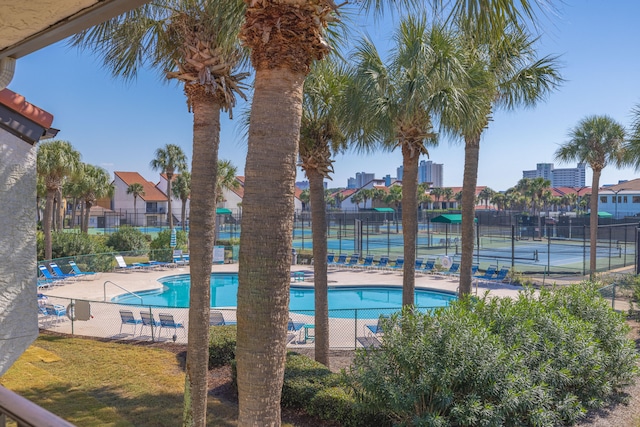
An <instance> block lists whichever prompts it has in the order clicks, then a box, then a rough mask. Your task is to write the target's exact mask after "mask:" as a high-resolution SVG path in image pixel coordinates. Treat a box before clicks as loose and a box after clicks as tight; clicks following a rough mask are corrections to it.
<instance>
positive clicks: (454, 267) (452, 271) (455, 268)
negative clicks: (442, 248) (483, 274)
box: [440, 261, 473, 276]
mask: <svg viewBox="0 0 640 427" xmlns="http://www.w3.org/2000/svg"><path fill="white" fill-rule="evenodd" d="M459 270H460V263H459V262H457V261H454V262H452V263H451V267H449V269H448V270H445V271H443V272H442V273H440V274H442V275H444V276H457V275H458V274H459ZM472 274H473V273H472Z"/></svg>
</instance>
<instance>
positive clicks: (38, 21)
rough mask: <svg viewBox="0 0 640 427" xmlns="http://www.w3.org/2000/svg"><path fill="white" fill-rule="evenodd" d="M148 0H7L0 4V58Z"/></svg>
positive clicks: (42, 44) (23, 52)
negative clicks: (0, 5)
mask: <svg viewBox="0 0 640 427" xmlns="http://www.w3.org/2000/svg"><path fill="white" fill-rule="evenodd" d="M148 2H149V0H29V1H23V0H22V1H18V0H8V1H4V2H2V7H0V59H2V58H6V57H11V58H15V59H17V58H21V57H23V56H25V55H28V54H30V53H32V52H35V51H36V50H38V49H41V48H43V47H45V46H48V45H50V44H53V43H56V42H58V41H60V40H62V39H65V38H67V37H69V36H71V35H73V34H75V33H77V32H80V31H82V30H85V29H87V28H89V27H92V26H94V25H96V24H99V23H101V22H104V21H106V20H108V19H111V18H113V17H115V16H118V15H120V14H122V13H124V12H127V11H129V10H131V9H135V8H137V7H139V6H141V5H143V4H145V3H148Z"/></svg>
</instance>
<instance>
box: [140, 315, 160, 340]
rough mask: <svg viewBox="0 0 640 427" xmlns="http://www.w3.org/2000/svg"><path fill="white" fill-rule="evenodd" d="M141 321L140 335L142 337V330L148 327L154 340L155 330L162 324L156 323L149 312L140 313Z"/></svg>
mask: <svg viewBox="0 0 640 427" xmlns="http://www.w3.org/2000/svg"><path fill="white" fill-rule="evenodd" d="M140 319H142V326H140V335H142V330H143V329H144V328H145V327H148V328H150V329H151V337H152V338H153V336H154V330H155V329H157V328H158V327H159V326H160V322H158V321H156V319H154V318H153V316H152V315H151V313H150V312H148V311H140Z"/></svg>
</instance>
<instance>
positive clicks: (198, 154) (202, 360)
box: [183, 96, 221, 427]
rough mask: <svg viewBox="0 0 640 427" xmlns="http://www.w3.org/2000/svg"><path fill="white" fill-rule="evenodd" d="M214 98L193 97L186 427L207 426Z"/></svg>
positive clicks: (216, 130)
mask: <svg viewBox="0 0 640 427" xmlns="http://www.w3.org/2000/svg"><path fill="white" fill-rule="evenodd" d="M212 98H213V96H211V97H204V96H203V97H198V96H196V97H193V98H192V108H193V159H192V162H191V173H192V175H191V189H192V191H191V216H192V218H195V219H197V220H195V221H192V222H191V227H190V230H189V240H190V241H191V245H190V249H189V252H190V274H191V292H190V294H189V331H188V343H187V363H186V368H185V374H186V376H185V392H184V409H183V425H184V426H200V427H204V426H205V425H206V414H207V391H208V386H207V372H208V371H207V369H208V363H209V345H208V343H209V312H210V307H211V260H212V259H213V242H214V240H215V230H216V227H215V224H216V176H217V174H218V146H219V145H220V109H221V107H220V105H219V104H218V103H217V102H214V101H213V99H212Z"/></svg>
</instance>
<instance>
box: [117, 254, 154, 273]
mask: <svg viewBox="0 0 640 427" xmlns="http://www.w3.org/2000/svg"><path fill="white" fill-rule="evenodd" d="M115 258H116V262H117V263H118V265H117V266H116V271H130V270H141V269H142V268H144V267H145V266H149V265H145V264H142V263H140V262H136V263H133V264H131V265H127V263H126V261H125V260H124V258H123V257H122V255H115Z"/></svg>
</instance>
